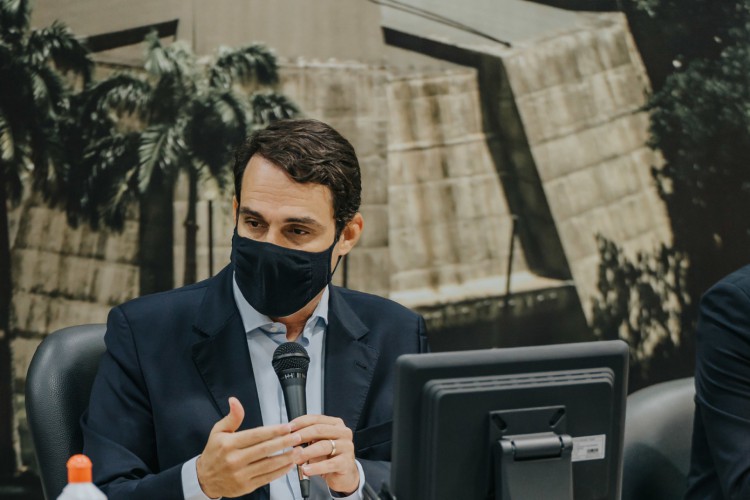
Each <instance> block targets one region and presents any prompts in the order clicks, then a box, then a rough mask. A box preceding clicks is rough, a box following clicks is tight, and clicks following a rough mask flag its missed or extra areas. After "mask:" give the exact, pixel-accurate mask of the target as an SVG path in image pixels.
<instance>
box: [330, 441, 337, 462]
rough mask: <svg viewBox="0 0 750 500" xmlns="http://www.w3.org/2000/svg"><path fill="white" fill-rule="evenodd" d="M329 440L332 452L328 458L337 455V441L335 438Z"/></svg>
mask: <svg viewBox="0 0 750 500" xmlns="http://www.w3.org/2000/svg"><path fill="white" fill-rule="evenodd" d="M328 442H329V443H331V453H329V454H328V458H333V456H334V455H336V443H335V442H334V441H333V439H329V440H328Z"/></svg>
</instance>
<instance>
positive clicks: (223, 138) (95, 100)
mask: <svg viewBox="0 0 750 500" xmlns="http://www.w3.org/2000/svg"><path fill="white" fill-rule="evenodd" d="M146 44H147V51H146V59H145V64H144V69H145V75H138V74H134V73H120V74H115V75H113V76H111V77H110V78H108V79H106V80H104V81H101V82H99V83H97V84H96V85H93V86H91V87H90V88H89V89H87V90H86V91H85V92H84V93H83V94H82V95H81V98H80V99H81V101H80V105H79V106H78V109H79V110H80V113H81V115H80V117H79V118H78V119H77V123H76V127H77V129H78V130H83V134H82V136H81V138H80V143H79V145H78V147H80V151H81V153H80V156H81V158H83V161H82V162H81V164H80V165H79V166H78V167H77V168H75V169H73V170H71V172H70V182H69V184H70V185H71V186H75V187H76V188H77V189H78V190H79V195H78V196H71V197H70V199H71V202H72V204H71V205H69V206H68V213H69V214H70V216H71V220H72V222H73V223H77V222H78V220H79V219H82V218H83V219H85V220H87V221H88V222H90V223H91V224H93V225H97V224H99V223H104V224H105V225H106V226H108V227H112V228H118V227H121V226H122V224H123V221H124V219H125V214H126V213H127V210H129V207H132V206H133V205H134V204H133V201H137V202H138V204H139V206H140V220H141V225H140V227H141V234H140V250H141V258H140V261H141V293H148V292H153V291H158V290H163V289H167V288H171V287H172V286H174V283H173V279H172V268H173V265H172V247H173V245H172V240H171V238H172V236H171V233H172V230H171V228H172V221H173V212H172V202H173V190H174V185H175V182H176V180H177V176H178V174H179V173H180V172H185V173H186V174H187V178H188V203H187V215H186V218H185V222H184V224H185V271H184V283H185V284H187V283H193V282H195V281H196V255H195V250H196V233H197V225H196V223H195V220H196V204H197V201H198V186H199V181H200V179H201V178H202V177H207V178H213V179H215V180H216V181H217V182H218V184H219V186H220V187H222V188H223V187H224V186H226V183H227V181H228V177H229V173H230V163H231V154H232V150H233V148H234V147H235V146H236V145H237V144H239V143H240V141H241V140H242V139H243V138H244V137H245V136H246V135H247V133H248V132H249V131H251V130H253V128H255V127H257V126H262V125H264V124H266V123H268V122H270V121H273V120H275V119H279V118H286V117H291V116H293V115H295V114H296V113H297V112H298V110H297V108H296V106H295V105H294V104H293V103H292V102H291V101H290V100H289V99H287V98H286V97H284V96H283V95H280V94H277V93H275V92H274V91H273V86H274V85H275V84H276V83H277V82H278V68H277V65H276V58H275V56H274V55H273V53H272V52H271V51H269V50H268V49H267V48H265V47H264V46H262V45H257V44H254V45H249V46H246V47H242V48H238V49H229V48H225V47H222V48H220V49H219V51H218V54H217V55H216V57H215V58H213V59H212V60H209V61H206V62H204V61H199V60H198V59H197V58H196V57H195V56H194V55H193V54H192V52H191V51H190V49H189V48H188V47H187V45H185V44H183V43H181V42H175V43H172V44H170V45H164V44H162V42H161V41H160V40H159V39H158V37H157V36H156V34H151V35H150V36H148V37H147V39H146Z"/></svg>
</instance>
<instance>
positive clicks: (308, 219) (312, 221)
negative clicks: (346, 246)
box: [240, 207, 323, 227]
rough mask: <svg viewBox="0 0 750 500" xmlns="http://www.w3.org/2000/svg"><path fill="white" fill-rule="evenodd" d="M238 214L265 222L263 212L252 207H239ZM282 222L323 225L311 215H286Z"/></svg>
mask: <svg viewBox="0 0 750 500" xmlns="http://www.w3.org/2000/svg"><path fill="white" fill-rule="evenodd" d="M240 215H249V216H251V217H255V218H256V219H258V220H260V221H264V222H265V220H266V219H265V217H263V214H261V213H260V212H256V211H255V210H253V209H252V208H249V207H240ZM284 222H286V223H294V224H306V225H308V226H316V227H323V224H321V223H320V222H318V221H317V220H315V219H314V218H312V217H288V218H286V219H284Z"/></svg>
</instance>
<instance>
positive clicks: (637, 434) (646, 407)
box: [622, 377, 695, 500]
mask: <svg viewBox="0 0 750 500" xmlns="http://www.w3.org/2000/svg"><path fill="white" fill-rule="evenodd" d="M694 397H695V383H694V379H693V377H690V378H683V379H679V380H672V381H670V382H664V383H661V384H655V385H652V386H650V387H646V388H645V389H641V390H640V391H637V392H634V393H633V394H631V395H630V396H628V402H627V409H626V414H625V446H624V457H623V481H622V500H657V499H658V500H672V499H674V500H681V499H682V497H683V496H684V495H685V489H686V486H687V483H686V477H687V474H688V470H689V468H690V444H691V441H692V433H693V414H694V412H695V403H694Z"/></svg>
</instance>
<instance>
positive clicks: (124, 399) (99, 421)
mask: <svg viewBox="0 0 750 500" xmlns="http://www.w3.org/2000/svg"><path fill="white" fill-rule="evenodd" d="M104 340H105V343H106V346H107V352H106V353H105V354H104V355H103V357H102V360H101V363H100V365H99V372H98V374H97V377H96V379H95V381H94V386H93V388H92V391H91V399H90V403H89V408H88V410H87V412H86V413H85V414H84V415H83V417H82V419H81V427H82V429H83V439H84V450H83V451H84V453H85V454H86V455H88V456H89V458H91V460H92V463H93V465H94V467H93V473H94V482H95V483H96V484H97V485H98V486H99V488H101V489H102V491H103V492H104V493H105V494H106V495H107V497H108V498H109V499H110V500H116V499H120V498H160V499H172V498H175V499H181V498H182V477H181V468H182V464H178V465H175V466H173V467H170V468H169V469H166V470H159V466H158V458H157V456H156V449H157V446H156V439H155V435H154V427H153V415H152V407H151V402H150V400H149V395H148V389H147V386H146V381H145V379H144V376H143V373H142V371H141V367H140V364H139V361H138V352H137V350H136V344H135V340H134V338H133V334H132V331H131V329H130V325H129V323H128V319H127V317H126V316H125V314H124V312H123V311H122V310H121V309H120V308H114V309H113V310H112V311H111V312H110V314H109V318H108V319H107V333H106V335H105V337H104Z"/></svg>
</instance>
